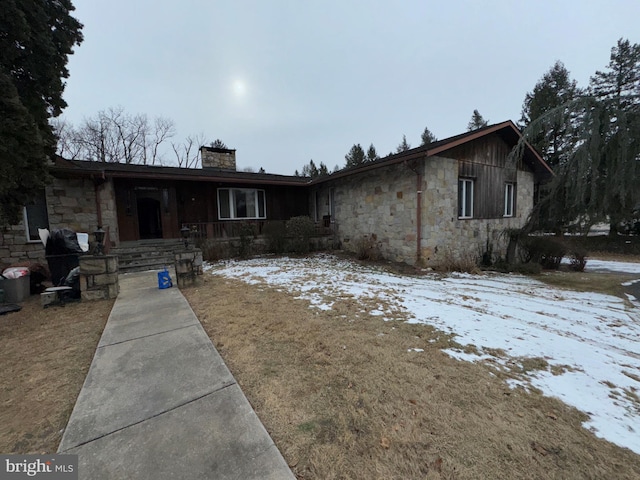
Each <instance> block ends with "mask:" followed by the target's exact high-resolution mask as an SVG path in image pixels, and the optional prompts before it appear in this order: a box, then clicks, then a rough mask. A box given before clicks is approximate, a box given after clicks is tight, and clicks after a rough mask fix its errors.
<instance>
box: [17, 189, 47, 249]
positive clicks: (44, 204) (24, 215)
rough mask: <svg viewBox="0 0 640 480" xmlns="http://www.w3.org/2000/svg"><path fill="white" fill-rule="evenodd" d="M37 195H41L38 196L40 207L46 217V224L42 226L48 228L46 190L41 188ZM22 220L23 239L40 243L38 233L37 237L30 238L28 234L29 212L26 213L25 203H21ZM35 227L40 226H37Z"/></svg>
mask: <svg viewBox="0 0 640 480" xmlns="http://www.w3.org/2000/svg"><path fill="white" fill-rule="evenodd" d="M38 195H40V196H41V198H40V199H41V200H42V204H41V206H42V208H44V213H45V216H46V218H47V224H46V225H45V226H44V227H43V228H46V229H47V230H48V229H49V227H50V224H49V208H48V206H47V195H46V192H45V191H44V190H42V191H41V193H39V194H38ZM34 205H35V203H34ZM22 222H23V223H24V238H25V241H26V242H27V243H42V240H41V239H40V236H39V235H38V238H35V239H33V238H30V236H29V214H28V213H27V205H23V206H22ZM37 228H41V227H37ZM36 234H37V232H36Z"/></svg>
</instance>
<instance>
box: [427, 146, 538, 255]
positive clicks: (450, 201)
mask: <svg viewBox="0 0 640 480" xmlns="http://www.w3.org/2000/svg"><path fill="white" fill-rule="evenodd" d="M424 179H425V181H424V194H423V212H424V215H423V225H422V242H421V256H422V263H423V264H424V265H427V266H439V265H442V264H446V263H448V262H451V261H459V260H471V259H474V258H478V257H481V256H482V254H483V253H484V252H485V251H486V250H487V242H488V244H489V245H490V247H491V249H492V252H493V255H494V256H502V257H504V256H505V254H506V248H507V242H508V239H507V238H505V237H504V236H503V235H502V232H503V231H504V230H505V229H510V228H520V227H522V226H523V225H524V223H525V222H526V220H527V217H528V216H529V213H530V212H531V209H532V207H533V174H532V173H529V172H524V171H518V172H517V184H516V210H515V215H514V216H513V217H499V218H489V219H481V218H470V219H458V163H457V161H455V160H451V159H448V158H443V157H431V158H429V160H428V161H427V162H426V165H425V174H424Z"/></svg>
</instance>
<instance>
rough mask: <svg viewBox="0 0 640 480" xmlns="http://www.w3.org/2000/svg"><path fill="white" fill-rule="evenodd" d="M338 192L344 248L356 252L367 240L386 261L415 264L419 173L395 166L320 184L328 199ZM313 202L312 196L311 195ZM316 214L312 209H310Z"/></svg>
mask: <svg viewBox="0 0 640 480" xmlns="http://www.w3.org/2000/svg"><path fill="white" fill-rule="evenodd" d="M331 188H334V189H335V193H334V200H335V207H334V212H335V222H336V225H337V233H338V237H339V240H340V242H341V243H342V248H343V249H345V250H347V251H351V252H355V251H357V249H358V244H359V242H361V241H362V240H363V238H366V239H367V241H371V242H374V243H375V244H376V245H377V246H378V248H379V250H380V253H381V254H382V256H383V257H384V258H387V259H389V260H393V261H399V262H414V261H415V257H416V224H415V221H416V174H415V173H414V172H413V171H411V170H409V169H408V168H407V167H406V166H404V165H402V164H399V165H392V166H389V167H382V168H378V169H375V170H372V171H369V172H365V173H361V174H359V175H353V176H350V177H345V178H341V179H337V180H335V181H334V182H327V183H324V184H321V188H320V189H319V195H320V196H321V197H322V198H325V197H326V196H327V195H328V192H329V190H330V189H331ZM311 197H312V199H311V201H312V202H313V201H314V199H313V194H312V195H311ZM311 211H313V210H311Z"/></svg>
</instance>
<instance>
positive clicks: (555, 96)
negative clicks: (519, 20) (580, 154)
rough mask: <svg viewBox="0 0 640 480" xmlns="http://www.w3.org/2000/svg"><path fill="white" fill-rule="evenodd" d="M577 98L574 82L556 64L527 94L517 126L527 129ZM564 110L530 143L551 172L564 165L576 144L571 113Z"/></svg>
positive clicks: (577, 90) (576, 88) (562, 65)
mask: <svg viewBox="0 0 640 480" xmlns="http://www.w3.org/2000/svg"><path fill="white" fill-rule="evenodd" d="M580 94H581V92H580V89H578V87H577V83H576V81H575V80H572V79H571V78H570V76H569V71H568V70H567V69H566V68H565V66H564V64H563V63H562V62H560V61H556V63H555V64H554V65H553V66H552V67H551V68H550V69H549V71H548V72H547V73H545V74H544V75H543V77H542V78H541V79H540V80H538V82H537V83H536V85H535V87H534V88H533V92H531V93H527V94H526V96H525V99H524V103H523V105H522V117H521V119H520V122H521V123H522V125H523V126H524V127H527V126H528V125H529V124H530V123H531V122H532V121H535V120H536V119H538V118H540V117H541V116H542V115H545V114H546V113H548V112H550V111H552V110H554V109H556V108H558V107H560V106H561V105H565V104H568V103H569V102H571V101H572V100H574V99H576V98H577V97H578V96H579V95H580ZM564 110H565V111H564V115H561V116H559V118H556V120H555V121H554V122H553V123H549V122H545V127H544V128H542V129H540V131H539V132H538V134H537V135H536V137H535V138H531V139H530V140H529V143H531V144H532V145H533V146H534V147H535V148H536V149H537V150H538V152H540V154H541V155H542V156H543V158H544V159H545V160H546V162H547V163H548V164H549V166H551V167H552V168H555V167H556V166H557V165H559V164H560V163H561V162H563V161H564V159H565V158H566V156H567V155H569V154H570V152H571V150H572V148H573V145H574V143H575V142H574V141H575V138H574V130H575V128H574V125H572V121H571V112H570V111H569V109H568V108H566V107H565V108H564Z"/></svg>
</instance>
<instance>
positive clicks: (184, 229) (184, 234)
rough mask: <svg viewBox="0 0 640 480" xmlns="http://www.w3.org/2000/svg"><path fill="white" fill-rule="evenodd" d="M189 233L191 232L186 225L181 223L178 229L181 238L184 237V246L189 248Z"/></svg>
mask: <svg viewBox="0 0 640 480" xmlns="http://www.w3.org/2000/svg"><path fill="white" fill-rule="evenodd" d="M190 233H191V230H190V229H189V227H187V226H186V225H183V226H182V228H181V229H180V234H181V235H182V238H184V248H189V234H190Z"/></svg>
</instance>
